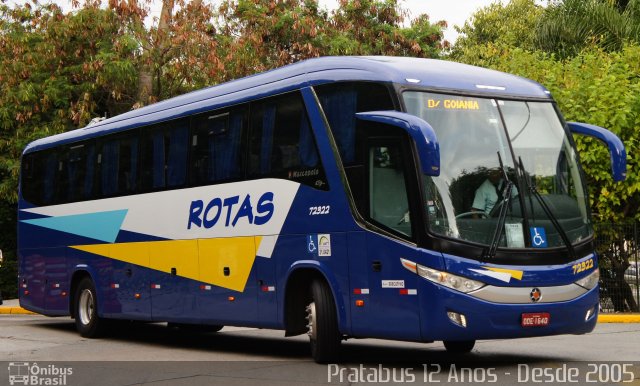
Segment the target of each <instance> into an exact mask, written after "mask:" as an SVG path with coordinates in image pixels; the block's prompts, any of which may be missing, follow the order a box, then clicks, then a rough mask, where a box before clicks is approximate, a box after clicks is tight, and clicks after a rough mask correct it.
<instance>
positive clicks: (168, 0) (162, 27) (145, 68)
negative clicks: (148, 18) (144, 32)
mask: <svg viewBox="0 0 640 386" xmlns="http://www.w3.org/2000/svg"><path fill="white" fill-rule="evenodd" d="M173 6H174V0H163V1H162V10H161V11H160V20H159V21H158V31H157V34H156V39H155V44H154V45H153V46H151V47H150V51H151V52H149V55H150V56H151V58H152V59H153V60H161V58H160V55H158V54H159V53H161V52H163V51H164V49H165V46H166V45H167V43H166V42H167V36H168V34H169V24H170V23H171V13H172V12H173ZM160 65H161V63H154V62H151V61H148V62H145V63H143V64H142V66H141V67H140V72H139V74H138V103H137V104H138V105H139V106H144V105H147V104H149V103H150V102H151V97H152V96H153V95H154V90H153V75H152V74H153V68H154V67H156V68H159V67H160ZM161 75H162V72H161V71H158V73H157V75H156V76H157V77H158V79H157V83H158V87H157V89H156V90H155V95H159V93H160V85H161V82H160V76H161Z"/></svg>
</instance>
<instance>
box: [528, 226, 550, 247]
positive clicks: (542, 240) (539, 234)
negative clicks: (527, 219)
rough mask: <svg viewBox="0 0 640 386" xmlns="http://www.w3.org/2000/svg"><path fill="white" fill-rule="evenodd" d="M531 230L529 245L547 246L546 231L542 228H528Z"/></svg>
mask: <svg viewBox="0 0 640 386" xmlns="http://www.w3.org/2000/svg"><path fill="white" fill-rule="evenodd" d="M530 232H531V246H532V247H533V248H546V247H547V233H546V232H545V231H544V228H536V227H532V228H530Z"/></svg>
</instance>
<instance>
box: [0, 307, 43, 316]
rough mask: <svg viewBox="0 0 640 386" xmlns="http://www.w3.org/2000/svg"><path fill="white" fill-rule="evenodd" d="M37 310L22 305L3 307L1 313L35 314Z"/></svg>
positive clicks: (0, 309) (0, 308)
mask: <svg viewBox="0 0 640 386" xmlns="http://www.w3.org/2000/svg"><path fill="white" fill-rule="evenodd" d="M35 314H36V313H35V312H31V311H27V310H25V309H24V308H22V307H1V306H0V315H35Z"/></svg>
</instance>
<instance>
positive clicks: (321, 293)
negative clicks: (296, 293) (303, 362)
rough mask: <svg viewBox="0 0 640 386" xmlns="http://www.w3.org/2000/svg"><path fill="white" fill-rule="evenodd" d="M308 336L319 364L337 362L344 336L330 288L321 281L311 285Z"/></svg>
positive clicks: (307, 311) (312, 353)
mask: <svg viewBox="0 0 640 386" xmlns="http://www.w3.org/2000/svg"><path fill="white" fill-rule="evenodd" d="M306 313H307V317H306V318H307V335H309V342H310V343H311V356H312V357H313V359H314V360H315V361H316V362H317V363H327V362H331V361H336V358H337V357H338V354H339V352H340V342H341V340H342V336H341V335H340V332H339V330H338V317H337V315H336V308H335V305H334V302H333V295H332V294H331V289H330V288H329V286H328V285H327V284H326V283H325V282H324V281H321V280H314V281H313V282H312V283H311V303H309V304H308V305H307V307H306Z"/></svg>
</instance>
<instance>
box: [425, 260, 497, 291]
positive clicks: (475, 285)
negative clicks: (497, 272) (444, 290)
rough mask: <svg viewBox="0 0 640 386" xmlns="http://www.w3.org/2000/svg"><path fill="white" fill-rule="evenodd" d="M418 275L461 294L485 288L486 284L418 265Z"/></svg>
mask: <svg viewBox="0 0 640 386" xmlns="http://www.w3.org/2000/svg"><path fill="white" fill-rule="evenodd" d="M416 266H417V274H418V275H420V276H422V277H424V278H425V279H427V280H429V281H432V282H434V283H437V284H440V285H442V286H445V287H448V288H451V289H454V290H456V291H460V292H464V293H467V292H471V291H475V290H477V289H480V288H482V287H484V286H485V284H484V283H482V282H479V281H477V280H471V279H468V278H466V277H462V276H458V275H453V274H451V273H448V272H442V271H438V270H437V269H433V268H427V267H423V266H422V265H420V264H416Z"/></svg>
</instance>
